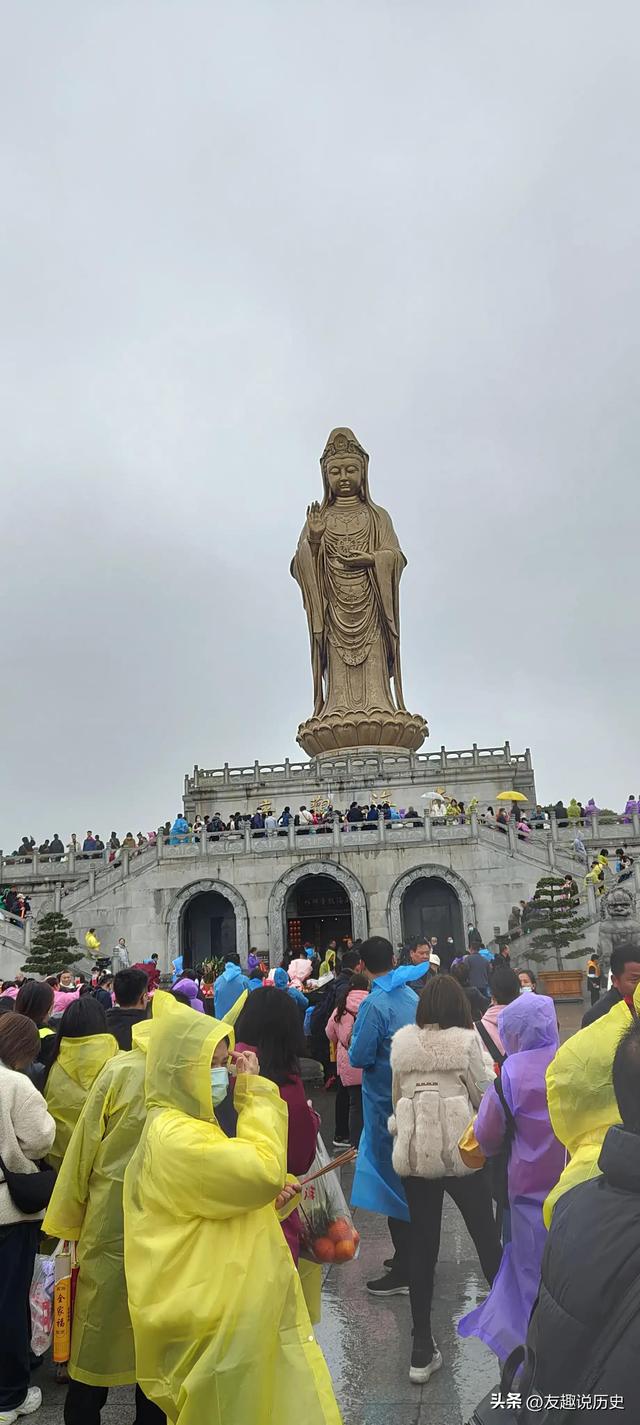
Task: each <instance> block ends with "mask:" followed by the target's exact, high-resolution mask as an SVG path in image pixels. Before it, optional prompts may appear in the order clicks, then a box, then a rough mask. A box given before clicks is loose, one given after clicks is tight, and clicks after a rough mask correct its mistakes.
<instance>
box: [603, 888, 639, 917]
mask: <svg viewBox="0 0 640 1425" xmlns="http://www.w3.org/2000/svg"><path fill="white" fill-rule="evenodd" d="M607 915H609V916H611V918H612V920H624V919H628V918H629V916H631V915H633V896H632V895H631V892H630V891H625V889H624V887H623V886H616V888H615V890H613V891H609V894H608V896H607Z"/></svg>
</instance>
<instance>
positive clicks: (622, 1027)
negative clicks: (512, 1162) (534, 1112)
mask: <svg viewBox="0 0 640 1425" xmlns="http://www.w3.org/2000/svg"><path fill="white" fill-rule="evenodd" d="M634 1005H635V1009H636V1013H639V1012H640V986H639V987H638V989H636V992H635V995H634ZM631 1023H632V1015H631V1010H630V1009H629V1007H628V1005H627V1004H625V1002H624V1000H621V1001H620V1004H617V1005H615V1006H614V1008H613V1009H611V1010H609V1013H608V1014H603V1015H601V1017H600V1019H596V1020H595V1021H594V1023H593V1024H588V1025H587V1027H586V1029H580V1030H579V1032H578V1033H577V1034H574V1035H572V1037H571V1039H567V1041H566V1043H565V1044H562V1045H561V1047H560V1048H559V1050H558V1052H557V1054H556V1056H555V1059H553V1060H552V1062H551V1063H550V1065H549V1068H548V1069H547V1102H548V1105H549V1117H550V1119H551V1126H552V1128H553V1131H554V1133H555V1135H556V1138H558V1139H559V1141H560V1143H562V1144H563V1145H564V1147H565V1148H566V1150H567V1153H568V1154H569V1162H568V1163H567V1165H566V1167H565V1169H564V1172H563V1173H562V1176H561V1178H560V1180H559V1182H557V1183H556V1186H555V1187H554V1188H553V1189H552V1191H551V1192H550V1193H549V1196H548V1198H547V1199H546V1202H545V1204H544V1220H545V1224H546V1226H547V1227H549V1226H550V1224H551V1218H552V1216H553V1210H554V1207H555V1205H556V1203H557V1201H558V1198H559V1197H561V1196H562V1194H563V1193H564V1192H568V1190H569V1188H572V1187H575V1186H576V1183H582V1182H586V1181H587V1179H588V1178H595V1177H598V1176H599V1173H600V1169H599V1167H598V1158H599V1157H600V1150H601V1148H602V1144H603V1142H604V1139H605V1135H606V1133H607V1129H609V1128H611V1126H612V1124H614V1123H619V1122H620V1112H619V1109H618V1105H617V1103H616V1097H615V1094H614V1092H613V1078H612V1073H613V1060H614V1055H615V1052H616V1049H617V1047H618V1044H619V1043H620V1039H621V1038H622V1035H623V1034H624V1033H625V1031H626V1030H627V1029H628V1028H629V1026H630V1024H631Z"/></svg>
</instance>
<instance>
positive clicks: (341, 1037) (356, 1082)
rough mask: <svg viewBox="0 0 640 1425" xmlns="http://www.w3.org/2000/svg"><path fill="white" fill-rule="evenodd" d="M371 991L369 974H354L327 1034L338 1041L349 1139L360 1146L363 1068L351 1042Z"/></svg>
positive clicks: (329, 1024)
mask: <svg viewBox="0 0 640 1425" xmlns="http://www.w3.org/2000/svg"><path fill="white" fill-rule="evenodd" d="M368 993H369V980H368V979H367V976H366V975H352V976H351V979H350V981H349V983H348V984H347V985H345V986H344V988H343V989H342V990H341V991H340V994H339V995H338V998H337V1001H336V1007H335V1009H334V1011H333V1014H332V1015H331V1016H330V1018H329V1019H328V1021H327V1027H326V1035H327V1039H329V1040H330V1042H331V1043H332V1044H335V1045H336V1050H337V1054H336V1060H337V1066H338V1077H339V1079H340V1083H341V1084H342V1087H343V1088H344V1089H345V1090H346V1092H347V1094H348V1096H349V1142H350V1144H351V1147H352V1148H357V1147H358V1145H359V1143H360V1139H361V1137H362V1128H363V1118H362V1069H354V1068H353V1067H352V1065H351V1064H350V1063H349V1045H350V1043H351V1037H352V1035H353V1029H354V1025H355V1022H356V1016H357V1013H358V1010H359V1009H360V1006H361V1005H362V1004H363V1003H364V1001H365V1000H366V998H367V995H368Z"/></svg>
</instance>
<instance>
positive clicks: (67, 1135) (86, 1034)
mask: <svg viewBox="0 0 640 1425" xmlns="http://www.w3.org/2000/svg"><path fill="white" fill-rule="evenodd" d="M117 1053H118V1041H117V1039H114V1037H113V1034H108V1033H107V1019H106V1015H105V1012H104V1010H103V1008H102V1006H101V1005H99V1004H98V1002H97V1000H95V999H94V998H93V996H92V995H83V996H82V998H81V999H78V1000H75V1001H74V1003H73V1004H70V1005H69V1006H68V1008H67V1009H65V1012H64V1014H63V1016H62V1019H61V1020H60V1028H59V1030H58V1033H57V1035H56V1042H55V1044H54V1047H53V1052H52V1056H51V1060H50V1065H49V1069H48V1072H47V1077H46V1081H45V1085H44V1089H43V1093H44V1096H45V1098H46V1100H47V1108H48V1109H49V1113H50V1114H51V1115H52V1117H53V1118H55V1121H56V1140H55V1143H54V1145H53V1148H51V1149H50V1151H49V1152H48V1153H47V1162H49V1163H50V1164H51V1167H52V1168H59V1167H60V1164H61V1163H62V1159H63V1158H64V1155H65V1153H66V1150H67V1148H68V1146H69V1143H70V1141H71V1134H72V1133H73V1130H74V1128H75V1126H76V1123H77V1122H78V1119H79V1117H80V1114H81V1113H82V1110H83V1108H84V1104H85V1100H86V1098H87V1094H88V1093H89V1090H90V1088H91V1086H92V1084H93V1082H94V1080H95V1079H96V1078H97V1077H98V1074H99V1073H100V1070H101V1069H102V1068H103V1067H104V1065H105V1064H106V1062H107V1060H108V1059H112V1058H113V1056H114V1054H117Z"/></svg>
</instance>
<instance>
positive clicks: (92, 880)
mask: <svg viewBox="0 0 640 1425" xmlns="http://www.w3.org/2000/svg"><path fill="white" fill-rule="evenodd" d="M95 893H96V868H95V866H90V867H89V895H90V896H95Z"/></svg>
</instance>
